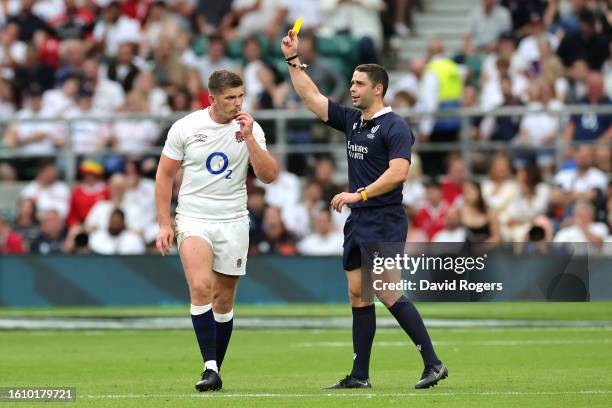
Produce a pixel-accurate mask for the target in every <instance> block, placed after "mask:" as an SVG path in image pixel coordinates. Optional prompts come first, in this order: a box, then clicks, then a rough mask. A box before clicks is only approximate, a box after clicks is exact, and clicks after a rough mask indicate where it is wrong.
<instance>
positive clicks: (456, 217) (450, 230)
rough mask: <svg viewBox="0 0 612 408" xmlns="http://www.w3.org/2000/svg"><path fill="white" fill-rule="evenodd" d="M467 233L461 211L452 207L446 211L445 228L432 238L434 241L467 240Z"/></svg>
mask: <svg viewBox="0 0 612 408" xmlns="http://www.w3.org/2000/svg"><path fill="white" fill-rule="evenodd" d="M466 239H467V233H466V231H465V228H463V226H462V225H461V211H459V209H458V208H456V207H450V208H449V209H448V211H447V212H446V219H445V220H444V229H443V230H440V231H438V232H437V233H436V234H435V235H434V236H433V239H432V240H431V241H432V242H465V240H466Z"/></svg>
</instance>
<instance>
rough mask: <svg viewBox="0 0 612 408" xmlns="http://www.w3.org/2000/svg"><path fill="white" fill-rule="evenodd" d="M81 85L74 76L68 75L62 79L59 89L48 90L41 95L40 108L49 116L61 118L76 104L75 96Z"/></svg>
mask: <svg viewBox="0 0 612 408" xmlns="http://www.w3.org/2000/svg"><path fill="white" fill-rule="evenodd" d="M80 86H81V83H80V81H79V78H78V77H77V76H75V75H70V76H68V77H66V78H65V79H64V82H63V83H62V86H61V88H58V89H49V90H48V91H46V92H45V93H44V94H43V99H42V107H43V110H44V111H45V112H46V113H47V114H48V115H49V116H52V117H53V116H62V115H64V114H65V113H66V112H68V111H69V110H71V109H74V108H75V107H76V106H77V104H76V96H77V94H78V92H79V87H80Z"/></svg>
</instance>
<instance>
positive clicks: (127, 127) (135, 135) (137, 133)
mask: <svg viewBox="0 0 612 408" xmlns="http://www.w3.org/2000/svg"><path fill="white" fill-rule="evenodd" d="M147 103H148V101H147V100H146V99H145V98H143V95H141V94H140V93H138V92H130V94H129V95H128V96H127V102H126V105H125V107H124V108H123V109H122V110H121V111H122V112H125V113H128V114H129V113H144V112H145V111H146V109H147V107H146V105H147ZM110 132H111V144H112V146H113V148H114V149H115V150H116V151H118V152H122V153H140V152H142V151H143V150H145V149H147V148H150V147H152V146H153V145H154V144H155V142H156V141H157V139H158V137H159V133H160V128H159V125H158V124H157V122H155V121H154V120H151V119H120V120H117V121H115V123H114V124H113V125H112V126H111V131H110Z"/></svg>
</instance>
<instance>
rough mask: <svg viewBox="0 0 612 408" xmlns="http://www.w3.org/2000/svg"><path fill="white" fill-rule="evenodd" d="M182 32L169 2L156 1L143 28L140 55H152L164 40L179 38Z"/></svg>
mask: <svg viewBox="0 0 612 408" xmlns="http://www.w3.org/2000/svg"><path fill="white" fill-rule="evenodd" d="M199 3H201V2H199ZM206 3H208V2H206ZM180 30H181V28H180V26H179V19H178V18H177V17H176V15H175V14H174V13H172V12H171V11H170V10H169V8H168V4H167V2H165V1H159V0H157V1H154V2H153V4H152V5H151V9H150V11H149V15H148V17H147V20H146V22H145V24H144V26H143V28H142V41H141V42H140V55H141V56H143V57H146V56H148V55H150V54H151V52H152V51H154V50H155V48H156V47H157V45H158V44H159V43H160V42H161V41H162V40H163V39H167V38H177V37H178V36H179V35H181V34H182V33H180Z"/></svg>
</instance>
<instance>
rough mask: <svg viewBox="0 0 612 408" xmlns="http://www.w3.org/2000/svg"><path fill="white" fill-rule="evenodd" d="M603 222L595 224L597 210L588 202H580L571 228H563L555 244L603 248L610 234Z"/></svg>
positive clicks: (556, 237) (575, 210) (555, 239)
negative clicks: (570, 243) (572, 243)
mask: <svg viewBox="0 0 612 408" xmlns="http://www.w3.org/2000/svg"><path fill="white" fill-rule="evenodd" d="M609 232H610V231H609V229H608V226H607V225H606V224H604V223H603V222H595V208H594V207H593V205H592V204H590V203H589V202H588V201H578V202H577V203H576V208H575V209H574V217H573V220H572V223H571V225H570V226H567V227H564V228H561V229H560V230H559V231H558V232H557V233H556V234H555V238H554V239H553V241H554V242H584V243H588V244H593V245H596V246H601V245H602V244H603V242H604V240H605V239H606V237H607V236H608V234H609Z"/></svg>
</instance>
